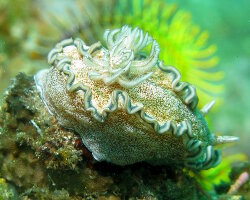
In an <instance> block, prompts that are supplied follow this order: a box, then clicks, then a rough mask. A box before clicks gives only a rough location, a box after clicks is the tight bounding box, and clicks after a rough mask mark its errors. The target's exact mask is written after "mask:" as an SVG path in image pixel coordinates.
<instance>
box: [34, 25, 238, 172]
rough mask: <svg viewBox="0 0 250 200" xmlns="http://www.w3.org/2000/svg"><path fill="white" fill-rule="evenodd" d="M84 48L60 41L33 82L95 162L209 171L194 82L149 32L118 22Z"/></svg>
mask: <svg viewBox="0 0 250 200" xmlns="http://www.w3.org/2000/svg"><path fill="white" fill-rule="evenodd" d="M103 37H104V41H105V43H106V47H105V46H103V45H102V44H101V42H97V43H94V44H92V45H90V46H87V45H86V44H85V43H84V42H83V41H82V40H81V39H72V38H70V39H66V40H63V41H61V42H59V43H58V44H56V46H55V48H54V49H52V50H51V51H50V53H49V54H48V63H49V65H51V68H49V69H44V70H41V71H39V72H38V73H37V74H36V75H35V77H34V78H35V82H36V86H37V88H38V90H39V91H40V96H41V99H42V100H43V102H44V104H45V106H46V107H47V109H48V111H49V112H50V113H51V114H53V115H55V117H56V118H57V120H58V122H59V123H60V125H62V126H63V127H65V128H68V129H73V130H74V131H76V132H77V133H78V134H79V135H80V136H81V138H82V141H83V143H84V145H85V146H86V147H87V148H88V149H89V150H90V151H91V152H92V154H93V157H94V158H95V159H96V160H98V161H102V160H105V161H108V162H111V163H114V164H117V165H129V164H133V163H136V162H141V161H146V162H148V163H152V164H154V165H157V164H178V165H185V166H187V167H191V168H195V169H209V168H211V167H215V166H216V165H218V164H219V163H220V162H221V153H220V151H219V150H216V149H214V145H216V144H218V143H224V142H228V141H234V140H236V139H237V138H236V137H230V136H227V137H226V136H224V137H223V136H221V137H216V136H215V135H214V134H213V133H211V132H210V131H209V129H208V125H207V122H206V120H205V119H204V115H205V114H206V113H207V112H208V111H209V110H210V108H211V107H212V105H213V103H214V102H212V103H210V104H208V105H206V106H205V107H204V108H203V109H202V110H201V111H199V110H198V109H197V108H196V106H197V103H198V97H197V95H196V90H195V88H194V87H193V86H192V85H190V84H189V83H185V82H181V81H180V78H181V76H180V73H179V72H178V70H177V69H176V68H174V67H172V66H166V65H165V64H164V63H163V61H160V60H159V53H160V47H159V44H158V43H157V41H156V40H154V39H153V38H152V37H151V36H149V35H148V33H146V34H144V32H143V31H142V30H141V29H139V28H134V29H133V28H131V27H129V26H127V25H126V26H123V27H122V28H120V29H114V30H106V31H105V32H104V35H103Z"/></svg>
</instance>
